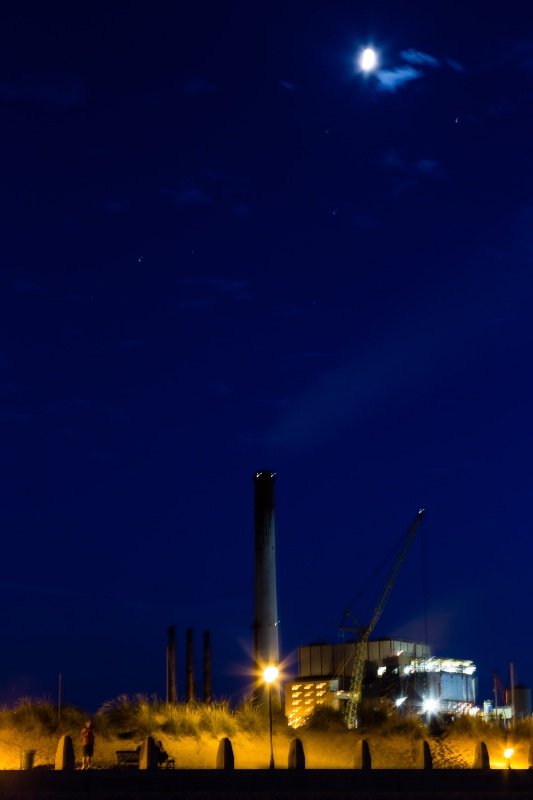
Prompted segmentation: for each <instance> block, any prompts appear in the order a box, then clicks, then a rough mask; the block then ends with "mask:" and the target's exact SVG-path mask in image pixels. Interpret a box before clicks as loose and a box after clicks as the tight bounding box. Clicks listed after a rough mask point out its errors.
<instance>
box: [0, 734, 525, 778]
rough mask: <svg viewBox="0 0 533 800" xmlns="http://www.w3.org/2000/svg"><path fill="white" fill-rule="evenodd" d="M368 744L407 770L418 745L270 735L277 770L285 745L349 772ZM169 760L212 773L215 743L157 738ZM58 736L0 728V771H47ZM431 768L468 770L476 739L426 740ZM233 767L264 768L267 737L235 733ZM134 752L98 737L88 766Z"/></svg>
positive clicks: (380, 758)
mask: <svg viewBox="0 0 533 800" xmlns="http://www.w3.org/2000/svg"><path fill="white" fill-rule="evenodd" d="M362 735H363V736H364V738H365V739H366V740H367V742H368V744H369V747H370V753H371V757H372V767H373V768H375V769H412V768H413V767H414V765H415V759H416V752H417V744H416V742H414V741H413V740H410V739H408V738H406V737H402V736H393V735H389V736H386V737H380V736H379V735H376V734H372V733H369V734H368V735H365V734H364V733H363V734H361V733H360V732H359V731H345V730H329V731H326V732H316V731H312V730H305V729H299V730H298V731H291V730H285V729H283V730H281V731H277V732H275V734H274V737H273V747H274V759H275V764H276V768H278V769H285V768H287V765H288V755H289V747H290V741H291V739H292V738H295V737H297V738H299V739H300V740H301V741H302V744H303V749H304V753H305V762H306V768H307V769H353V766H354V754H355V748H356V743H357V741H358V740H359V739H361V738H362ZM156 738H161V740H162V742H163V746H164V748H165V750H166V751H167V753H168V754H169V755H170V756H173V757H174V758H175V760H176V768H177V769H214V768H215V765H216V757H217V751H218V746H219V741H218V740H217V739H216V738H214V737H212V736H209V735H207V734H204V735H202V736H201V737H198V738H196V737H183V738H179V739H176V738H172V737H168V736H167V737H165V736H162V735H159V734H158V735H157V736H156ZM58 741H59V737H40V738H39V737H36V736H35V735H34V734H24V733H21V732H13V731H12V730H0V769H4V770H6V769H7V770H18V769H20V762H21V759H20V754H21V751H23V750H35V758H34V766H35V767H52V766H53V765H54V760H55V753H56V749H57V744H58ZM485 741H486V744H487V748H488V752H489V758H490V765H491V768H492V769H503V768H505V767H506V766H507V762H506V760H505V758H504V756H503V751H504V748H505V746H506V744H505V739H504V736H503V735H502V736H499V737H495V736H494V735H491V736H487V737H486V739H485ZM73 742H74V751H75V755H76V759H77V761H79V760H81V744H80V741H79V739H77V738H76V737H73ZM428 742H429V746H430V751H431V756H432V760H433V767H434V768H435V769H468V768H472V767H473V766H474V763H475V758H476V745H477V741H476V740H475V739H472V738H470V737H465V736H462V737H461V736H452V735H444V736H441V737H432V738H428ZM231 744H232V748H233V754H234V759H235V769H265V768H267V767H268V765H269V760H270V741H269V737H268V734H267V735H262V736H254V737H249V736H246V735H244V734H237V735H236V736H234V737H232V738H231ZM508 744H509V745H511V746H514V748H515V753H514V754H513V757H512V766H513V767H514V768H515V769H527V767H528V766H529V745H528V743H526V742H519V743H512V742H511V741H509V742H508ZM128 749H135V742H133V741H124V740H123V739H118V738H117V739H105V738H103V737H100V736H98V730H97V731H96V744H95V754H94V759H93V765H94V767H95V768H100V769H109V768H112V767H115V766H116V763H117V759H116V755H115V751H116V750H128Z"/></svg>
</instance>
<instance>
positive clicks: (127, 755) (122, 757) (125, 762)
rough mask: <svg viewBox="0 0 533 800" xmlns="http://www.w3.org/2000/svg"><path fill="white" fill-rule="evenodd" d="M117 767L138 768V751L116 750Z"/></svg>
mask: <svg viewBox="0 0 533 800" xmlns="http://www.w3.org/2000/svg"><path fill="white" fill-rule="evenodd" d="M115 752H116V754H117V763H118V766H119V767H138V766H139V750H116V751H115Z"/></svg>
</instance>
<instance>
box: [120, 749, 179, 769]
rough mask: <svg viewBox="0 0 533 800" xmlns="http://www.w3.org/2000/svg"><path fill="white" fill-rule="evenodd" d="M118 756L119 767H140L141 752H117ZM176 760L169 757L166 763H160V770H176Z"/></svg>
mask: <svg viewBox="0 0 533 800" xmlns="http://www.w3.org/2000/svg"><path fill="white" fill-rule="evenodd" d="M115 753H116V754H117V764H118V766H119V767H138V766H139V755H140V750H115ZM175 764H176V759H175V758H173V757H172V756H167V757H166V758H165V760H164V761H159V762H158V766H159V768H160V769H174V767H175Z"/></svg>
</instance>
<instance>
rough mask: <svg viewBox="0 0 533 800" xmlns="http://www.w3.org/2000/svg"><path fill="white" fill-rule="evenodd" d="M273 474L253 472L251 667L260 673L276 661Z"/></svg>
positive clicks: (276, 609)
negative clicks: (253, 558)
mask: <svg viewBox="0 0 533 800" xmlns="http://www.w3.org/2000/svg"><path fill="white" fill-rule="evenodd" d="M275 477H276V475H275V473H274V472H269V471H266V470H263V471H261V472H256V473H255V475H254V533H255V537H254V538H255V548H254V549H255V583H254V624H253V630H254V661H255V664H254V668H255V672H256V674H262V673H263V670H264V668H265V667H266V666H267V665H268V664H275V665H277V664H279V636H278V624H279V620H278V600H277V590H276V526H275V519H274V480H275Z"/></svg>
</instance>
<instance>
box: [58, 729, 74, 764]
mask: <svg viewBox="0 0 533 800" xmlns="http://www.w3.org/2000/svg"><path fill="white" fill-rule="evenodd" d="M75 767H76V762H75V759H74V746H73V744H72V739H71V738H70V736H62V737H61V739H60V740H59V742H58V744H57V750H56V758H55V765H54V768H55V769H65V770H71V769H75Z"/></svg>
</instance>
